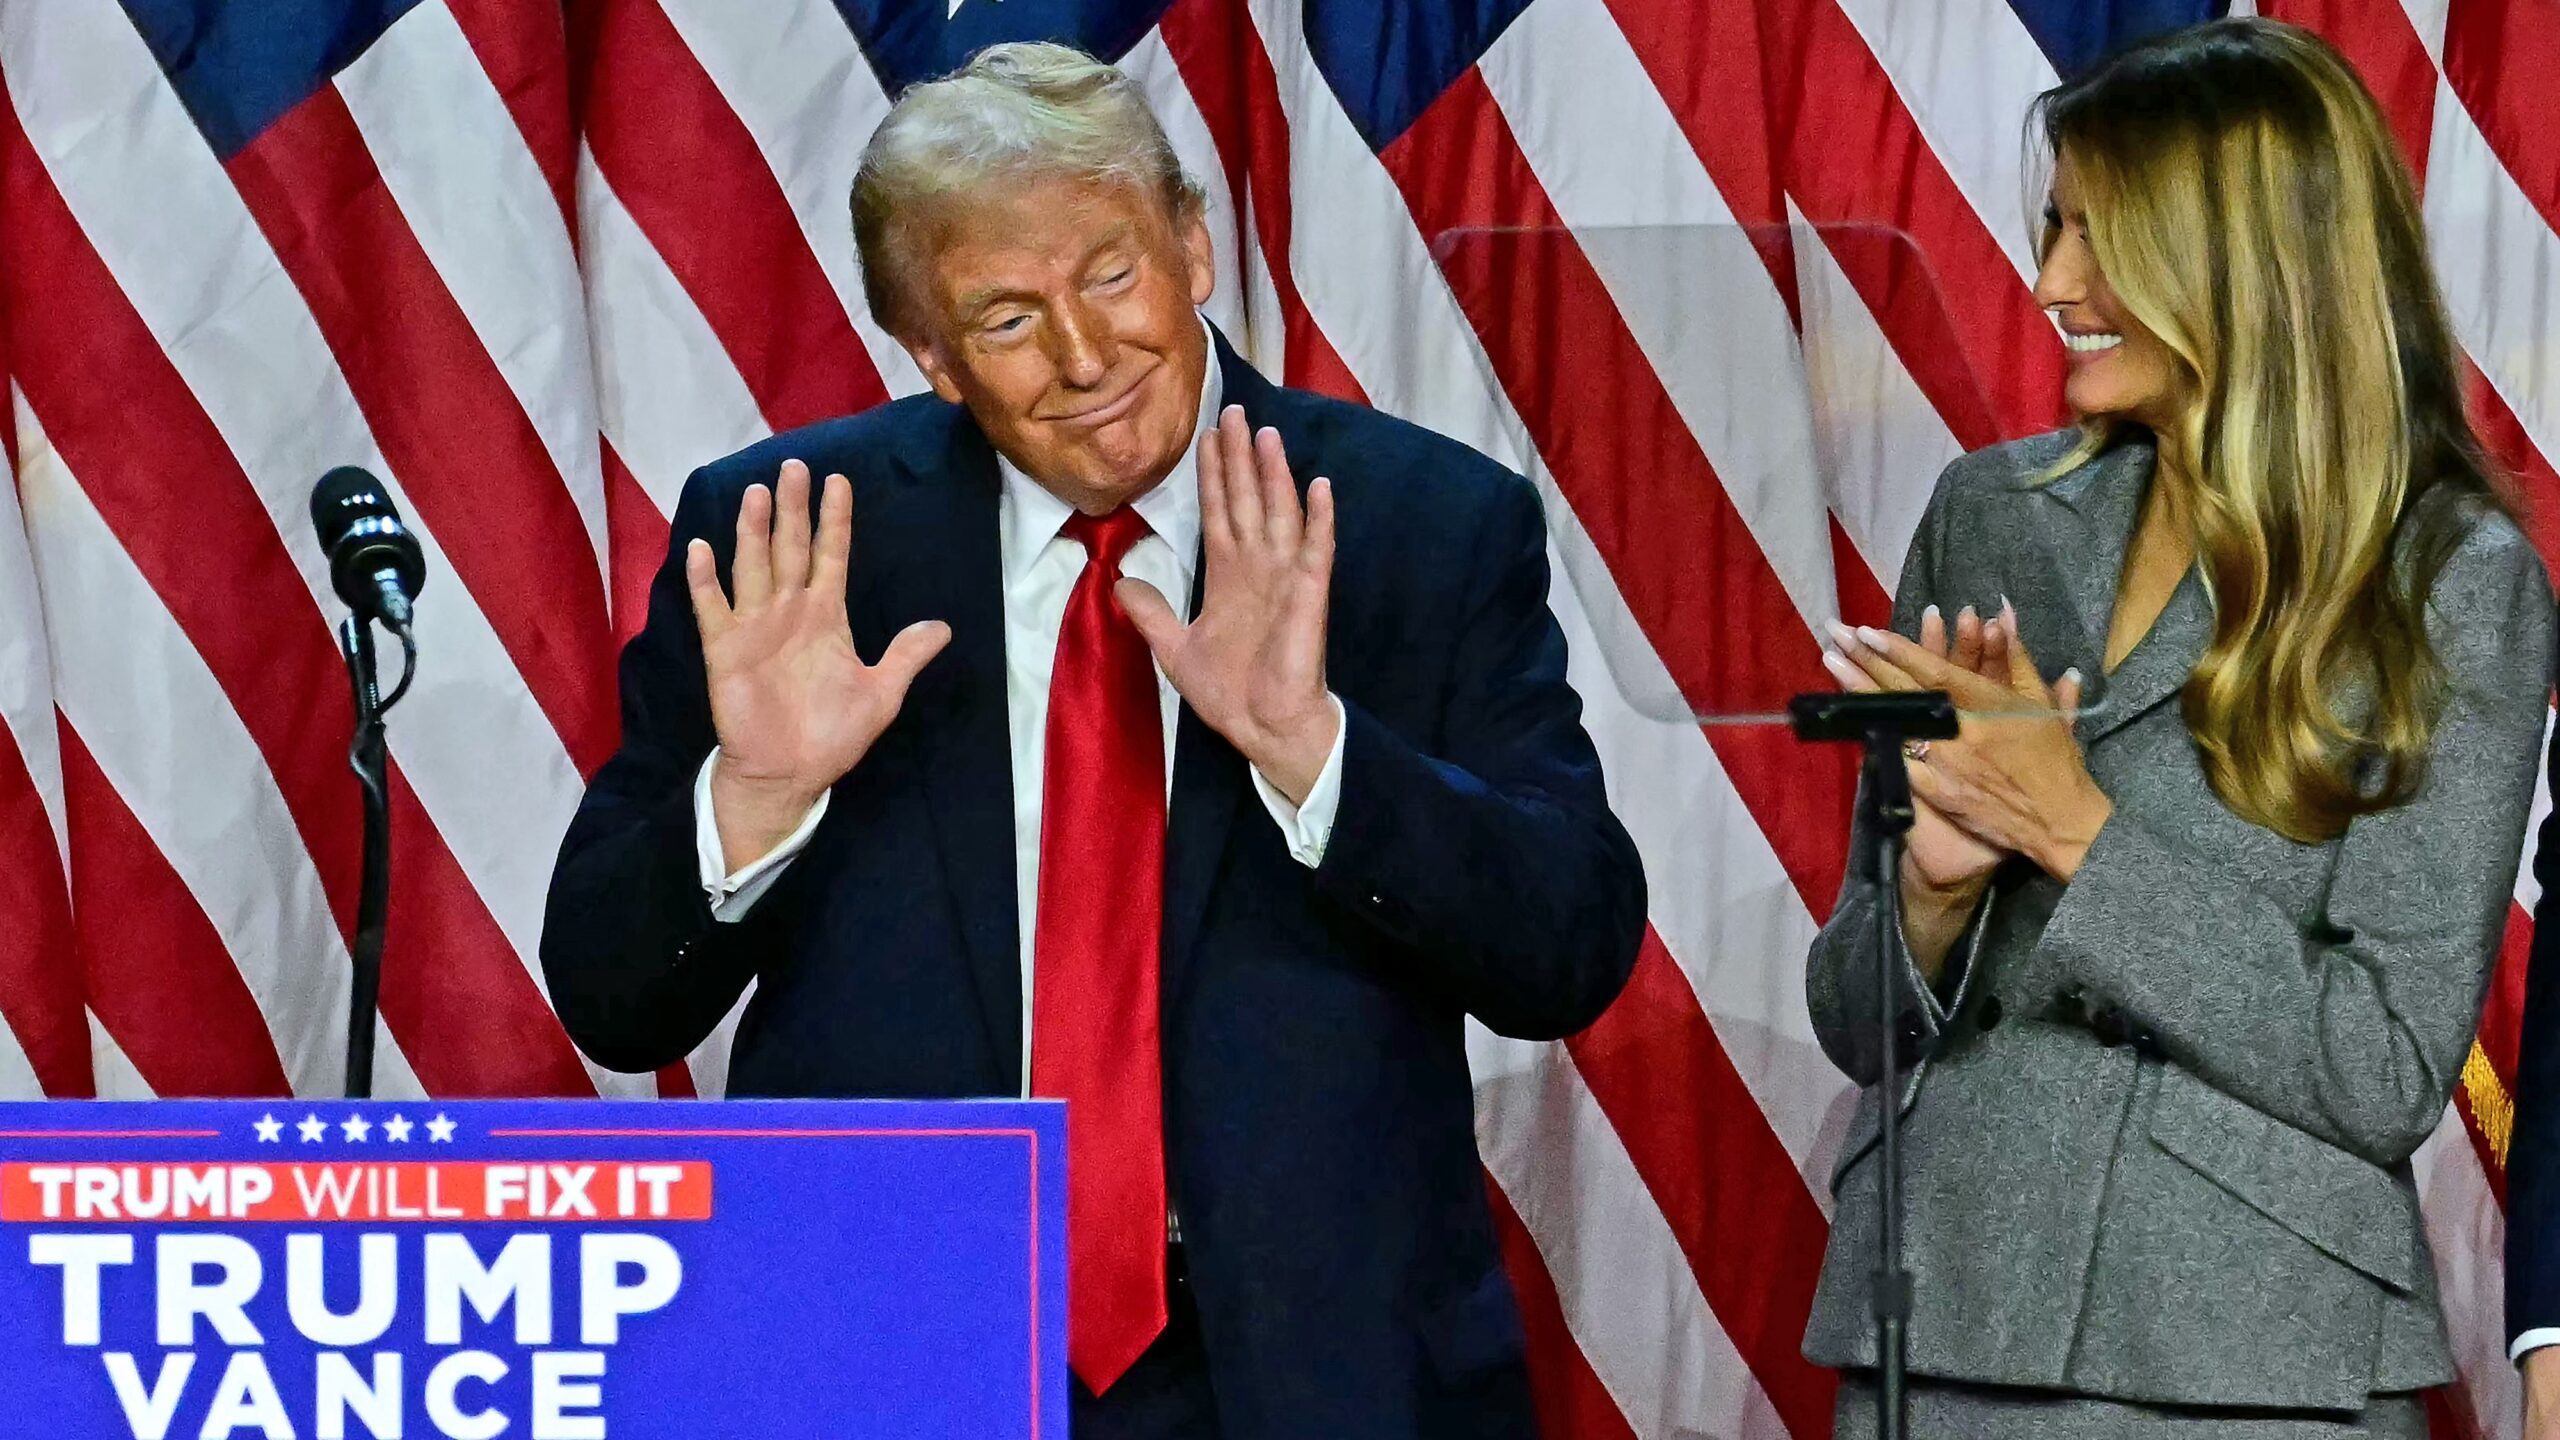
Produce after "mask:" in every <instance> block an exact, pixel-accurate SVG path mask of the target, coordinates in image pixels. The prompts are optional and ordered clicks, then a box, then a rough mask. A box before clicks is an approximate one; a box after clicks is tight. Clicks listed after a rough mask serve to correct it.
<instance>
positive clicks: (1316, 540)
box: [1298, 475, 1333, 580]
mask: <svg viewBox="0 0 2560 1440" xmlns="http://www.w3.org/2000/svg"><path fill="white" fill-rule="evenodd" d="M1298 568H1300V569H1301V570H1304V571H1306V572H1307V573H1308V574H1310V575H1313V576H1314V577H1316V578H1317V579H1319V580H1331V579H1332V578H1333V482H1332V481H1331V480H1328V479H1326V478H1325V477H1324V476H1322V475H1319V476H1317V477H1316V478H1314V479H1313V480H1310V481H1308V482H1307V533H1306V537H1305V538H1304V539H1303V540H1301V541H1300V542H1299V544H1298Z"/></svg>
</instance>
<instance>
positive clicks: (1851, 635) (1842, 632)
mask: <svg viewBox="0 0 2560 1440" xmlns="http://www.w3.org/2000/svg"><path fill="white" fill-rule="evenodd" d="M1822 628H1823V629H1824V630H1825V631H1827V632H1828V633H1829V634H1830V636H1831V643H1832V644H1834V645H1837V646H1839V647H1840V648H1841V649H1843V650H1854V649H1856V648H1857V646H1858V632H1857V631H1855V630H1852V629H1850V628H1849V627H1848V626H1846V625H1843V624H1841V623H1840V622H1839V621H1837V620H1825V621H1823V622H1822Z"/></svg>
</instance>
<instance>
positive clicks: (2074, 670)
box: [2062, 665, 2080, 685]
mask: <svg viewBox="0 0 2560 1440" xmlns="http://www.w3.org/2000/svg"><path fill="white" fill-rule="evenodd" d="M2062 678H2063V679H2065V680H2068V681H2070V682H2071V683H2072V684H2074V685H2077V684H2079V683H2080V667H2079V666H2077V665H2074V666H2072V667H2071V668H2070V669H2068V670H2065V671H2063V672H2062Z"/></svg>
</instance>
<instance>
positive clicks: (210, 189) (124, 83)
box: [0, 0, 647, 1093]
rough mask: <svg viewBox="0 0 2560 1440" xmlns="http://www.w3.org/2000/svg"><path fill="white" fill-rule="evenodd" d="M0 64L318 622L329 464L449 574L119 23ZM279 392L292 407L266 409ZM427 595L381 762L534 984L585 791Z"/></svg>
mask: <svg viewBox="0 0 2560 1440" xmlns="http://www.w3.org/2000/svg"><path fill="white" fill-rule="evenodd" d="M0 68H5V72H6V76H7V83H8V86H9V90H10V93H11V95H12V96H13V97H14V98H15V99H16V101H17V104H18V107H19V114H20V117H21V119H22V120H23V122H24V124H25V126H26V131H27V136H28V139H29V141H30V142H31V143H32V144H33V145H34V147H35V149H36V152H37V153H38V154H39V155H40V156H42V157H43V158H44V160H45V163H46V167H47V169H48V171H49V172H50V174H51V176H52V178H53V181H54V183H55V185H56V186H57V187H58V188H59V189H60V191H61V193H62V197H63V200H64V202H65V203H66V204H67V205H68V206H69V207H70V209H71V212H72V214H73V215H74V216H75V217H76V218H77V219H78V221H79V223H80V226H81V229H82V230H83V231H84V232H86V234H87V236H88V238H89V241H90V243H91V244H92V245H93V246H95V247H96V249H97V251H98V256H99V259H100V260H102V261H103V262H104V263H105V264H106V266H107V268H108V270H109V271H111V272H112V273H113V274H114V276H115V278H116V283H117V284H118V286H119V287H120V288H121V289H122V290H123V291H124V293H125V295H126V297H127V298H128V299H129V300H131V302H132V303H133V305H134V308H135V310H136V311H137V312H138V313H139V314H140V315H141V317H142V320H143V323H144V324H145V325H147V326H148V327H149V328H150V330H151V333H152V334H153V336H154V337H155V338H156V339H157V340H158V341H159V342H160V345H161V347H162V348H163V349H164V350H165V351H166V352H167V354H168V357H169V360H170V363H171V364H172V365H174V366H175V367H176V368H177V370H178V373H179V374H180V376H181V377H182V378H183V379H184V380H185V382H186V384H187V387H188V389H189V390H190V391H192V392H193V393H194V394H195V396H196V398H197V401H198V402H199V403H200V404H202V405H203V406H204V408H205V412H206V414H207V415H208V416H209V417H210V418H211V420H212V421H213V424H214V426H215V428H216V429H218V430H219V431H220V432H221V433H222V436H223V439H224V440H225V441H226V442H227V443H228V445H229V446H230V448H231V451H232V453H233V454H234V455H235V456H237V457H239V460H240V463H241V466H242V468H243V469H244V470H245V471H246V472H247V473H248V475H249V477H250V479H251V482H252V483H253V484H254V485H255V487H256V489H257V491H258V494H259V498H260V500H261V501H262V503H263V504H264V505H265V507H266V510H267V513H268V516H269V517H270V519H271V520H272V521H273V523H274V524H275V526H276V528H277V531H278V533H279V534H280V535H281V536H282V537H283V538H284V541H285V545H286V549H287V551H288V552H289V553H290V554H291V555H292V556H293V557H294V560H295V563H296V565H297V567H298V568H299V569H300V571H301V573H302V577H303V582H304V584H305V585H306V587H308V589H309V590H310V592H311V595H312V597H313V601H314V603H315V604H316V605H318V606H319V607H320V609H321V611H322V613H323V614H324V615H334V614H336V613H337V611H338V608H339V607H338V602H337V601H336V599H335V597H334V596H333V595H332V593H331V591H330V588H329V582H328V578H327V575H326V573H325V571H324V569H323V567H322V564H321V557H320V555H319V553H318V549H317V547H316V546H315V545H314V544H313V543H312V541H311V539H310V518H309V500H310V486H311V483H312V481H313V480H314V479H315V478H316V477H318V476H319V475H320V474H321V473H322V472H323V471H324V470H326V469H328V468H329V467H330V466H332V465H340V464H357V465H364V466H366V467H368V468H370V469H372V470H373V471H374V472H375V473H376V474H377V475H379V476H381V477H382V479H383V481H384V483H385V484H386V485H387V486H389V487H390V488H391V490H392V491H393V493H394V495H395V497H396V498H397V500H398V503H399V504H400V506H401V509H402V511H403V513H404V514H405V515H406V516H407V517H408V519H409V521H410V528H411V529H412V530H413V531H414V532H415V533H416V534H417V535H418V537H419V540H420V543H421V544H422V545H423V546H424V547H425V549H426V552H427V564H428V571H429V573H430V574H441V575H445V576H448V577H450V576H451V575H452V573H453V567H452V565H451V563H450V562H449V560H448V559H447V557H446V556H445V554H444V552H443V549H442V547H441V546H440V545H439V544H438V543H437V541H436V538H435V536H434V533H433V532H432V530H431V529H430V528H429V527H427V526H426V525H425V524H423V523H421V522H420V521H419V519H418V509H417V507H416V506H415V505H414V504H412V503H410V502H409V500H408V498H407V497H406V495H405V494H404V493H403V492H402V491H401V488H400V482H399V479H398V477H397V476H396V475H395V474H393V473H392V471H391V470H390V467H389V466H388V465H386V464H385V463H384V462H383V459H382V454H381V450H380V448H379V447H378V446H376V445H375V443H374V441H373V437H372V434H371V432H370V430H369V429H368V428H367V426H366V424H365V420H364V416H363V415H362V413H361V412H360V411H359V410H358V408H357V406H356V402H355V397H354V395H353V394H352V393H351V392H350V391H349V390H348V389H347V384H346V380H345V377H344V376H343V375H341V374H340V373H339V370H338V367H337V362H336V360H335V359H334V358H333V357H332V356H331V354H330V352H329V348H328V345H327V342H326V341H325V340H323V339H322V337H321V334H320V330H319V326H318V323H317V322H316V321H315V320H314V319H313V318H312V315H311V312H310V311H309V310H308V309H306V308H305V307H304V305H303V302H302V297H301V294H300V292H299V291H298V290H297V289H296V288H295V286H294V283H293V281H292V279H291V277H290V276H288V275H287V274H286V273H285V271H284V269H283V267H282V265H281V264H280V263H279V262H278V261H277V259H276V256H275V253H274V251H273V250H271V249H270V248H269V247H268V245H267V242H266V237H265V236H264V235H263V234H262V233H261V232H260V231H259V229H258V227H257V225H256V223H255V222H254V221H253V220H252V219H251V218H250V216H249V212H248V209H247V207H246V206H245V205H244V204H243V203H242V201H241V199H240V195H239V192H238V191H236V190H235V189H233V188H232V185H231V182H230V178H229V177H228V176H227V175H226V174H225V173H224V172H223V170H222V167H221V166H220V165H219V164H218V163H217V162H216V161H215V159H214V156H213V154H212V152H211V151H210V150H208V149H207V148H206V147H205V144H204V141H203V138H202V136H201V135H199V134H198V133H197V131H196V129H195V126H194V124H193V122H192V121H191V120H190V119H189V118H188V116H187V114H186V111H185V109H184V107H183V106H181V105H180V103H179V101H178V98H177V95H176V93H175V92H174V91H173V90H171V89H170V87H169V85H168V82H167V80H166V78H165V77H164V76H163V75H162V74H161V72H160V68H159V65H158V63H157V62H156V61H155V60H154V59H153V57H152V55H151V53H150V51H149V50H148V49H146V48H145V47H144V46H143V43H142V39H141V37H140V35H138V34H137V33H136V32H135V31H134V29H133V26H132V23H131V21H130V20H128V19H127V18H126V16H125V14H124V11H123V10H122V9H121V8H120V7H119V6H118V5H116V4H115V3H114V0H64V3H62V4H60V5H57V6H51V7H48V8H47V9H46V11H45V18H44V20H43V22H42V24H41V25H40V26H39V24H38V22H36V21H35V20H34V19H33V17H32V16H31V14H30V12H29V11H27V10H26V9H25V8H24V7H16V8H0ZM105 105H115V106H120V108H112V109H110V111H109V113H112V114H115V115H116V116H117V123H113V124H100V123H98V120H97V116H98V115H99V113H100V110H101V107H102V106H105ZM242 356H256V357H257V358H258V361H259V363H258V364H254V365H248V364H242V363H241V357H242ZM278 395H291V396H295V397H297V400H298V402H299V403H297V404H295V405H292V406H289V407H280V406H278V405H277V404H276V397H277V396H278ZM433 594H434V597H435V598H434V600H433V602H432V603H430V604H425V605H421V606H420V607H419V611H418V622H417V631H418V642H419V646H420V649H421V651H422V652H423V653H424V654H426V655H429V656H432V657H433V661H432V663H429V664H427V665H424V666H423V667H422V668H421V670H420V673H419V678H418V682H417V686H416V688H415V689H414V690H413V691H412V692H411V693H410V695H409V698H408V699H407V700H406V701H404V702H403V706H402V709H401V712H400V715H401V721H402V723H400V724H398V725H395V726H393V727H392V729H391V749H392V754H393V757H394V758H395V759H396V760H397V761H398V762H399V764H400V766H401V768H402V769H403V771H404V772H405V773H406V774H407V776H408V778H409V782H410V784H411V786H412V787H413V788H414V790H415V791H416V793H417V796H418V799H419V802H420V804H421V805H422V806H423V807H424V809H425V811H426V813H427V815H428V816H429V817H430V818H431V819H432V820H433V821H434V823H435V825H436V828H437V829H438V830H439V831H440V832H441V833H442V835H443V838H444V841H445V843H446V845H447V846H448V847H449V848H450V849H451V851H452V853H453V856H454V859H455V861H456V862H457V863H458V864H459V865H460V867H461V869H462V872H463V875H464V877H465V878H466V879H467V880H469V881H470V883H471V885H472V888H473V889H474V890H476V891H477V892H478V893H479V895H480V896H481V898H482V900H483V902H484V903H485V904H486V905H487V907H488V909H489V912H490V914H491V915H492V916H493V917H494V918H495V919H496V921H497V924H498V926H499V928H500V929H501V930H502V931H503V932H504V933H505V934H506V936H507V939H508V942H509V944H510V946H511V947H512V948H513V949H514V950H515V952H516V956H517V959H518V961H519V962H520V963H521V964H523V966H524V967H525V969H526V971H527V973H528V974H530V975H531V976H532V978H533V981H534V984H535V985H536V986H537V987H539V986H541V985H542V983H543V977H542V969H541V965H540V963H539V958H538V955H537V951H536V941H537V938H538V937H539V935H540V933H541V925H542V911H543V897H544V891H545V889H546V888H547V885H548V881H549V876H550V863H549V862H550V859H551V856H552V855H553V854H554V853H555V851H556V848H557V845H558V841H559V837H560V835H561V834H562V833H563V831H565V830H566V828H567V826H568V822H569V816H570V813H571V811H572V810H573V809H574V807H575V805H576V803H577V797H578V795H579V793H580V791H581V790H582V789H583V785H582V783H581V781H580V779H579V777H578V774H577V772H576V770H575V769H573V768H572V767H571V765H570V763H569V757H568V753H567V751H566V750H565V749H564V748H563V747H562V744H561V740H560V736H559V733H558V732H557V731H556V730H555V729H554V728H553V727H552V724H551V721H550V719H549V717H548V716H546V715H545V714H544V713H543V711H542V709H541V707H540V706H539V705H537V704H536V703H535V701H534V698H533V695H532V692H531V691H530V690H529V689H527V688H526V685H525V681H524V678H523V676H522V675H521V674H519V673H518V672H517V670H516V668H515V664H514V661H513V660H512V659H511V658H510V657H509V655H508V654H507V651H506V649H505V647H504V646H503V645H501V644H500V643H499V640H498V637H497V634H496V632H495V631H493V630H492V629H491V628H490V625H489V622H488V619H487V617H486V616H484V615H483V614H482V613H481V611H480V609H479V606H478V604H477V602H476V601H474V600H473V598H472V596H471V592H470V591H469V590H468V589H467V588H465V587H464V586H462V585H460V584H455V583H450V581H448V583H447V584H445V585H444V586H442V587H440V588H439V589H438V590H436V591H435V592H433ZM589 1068H590V1072H591V1073H595V1074H597V1075H598V1077H599V1081H600V1083H604V1084H607V1085H608V1086H609V1087H610V1089H609V1093H627V1092H630V1091H631V1090H632V1087H633V1085H635V1084H636V1085H638V1086H640V1087H641V1090H640V1093H647V1090H646V1087H647V1079H646V1077H639V1078H638V1079H637V1080H636V1081H631V1080H627V1079H622V1078H617V1079H613V1080H606V1079H605V1078H604V1077H603V1075H602V1073H601V1072H596V1071H594V1069H593V1067H592V1066H591V1067H589Z"/></svg>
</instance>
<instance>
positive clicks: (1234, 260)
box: [1119, 30, 1280, 375]
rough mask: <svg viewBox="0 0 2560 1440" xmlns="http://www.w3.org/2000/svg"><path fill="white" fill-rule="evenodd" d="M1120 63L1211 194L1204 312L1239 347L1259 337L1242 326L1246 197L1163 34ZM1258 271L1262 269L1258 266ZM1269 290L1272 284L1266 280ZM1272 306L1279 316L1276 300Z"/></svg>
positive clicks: (1271, 370)
mask: <svg viewBox="0 0 2560 1440" xmlns="http://www.w3.org/2000/svg"><path fill="white" fill-rule="evenodd" d="M1119 66H1120V70H1121V72H1122V73H1123V74H1125V75H1127V76H1128V77H1129V78H1130V79H1132V80H1135V81H1137V82H1138V88H1139V89H1141V90H1144V91H1145V92H1146V94H1147V106H1148V108H1149V109H1151V110H1153V111H1155V114H1156V120H1157V122H1158V123H1159V124H1161V125H1163V126H1164V133H1165V138H1166V139H1167V140H1170V141H1172V142H1173V153H1174V154H1175V155H1177V156H1179V157H1180V158H1181V160H1182V168H1183V169H1184V170H1187V171H1189V172H1190V174H1191V178H1192V179H1194V180H1197V181H1198V182H1200V188H1201V189H1202V190H1204V191H1206V192H1207V193H1208V197H1209V199H1208V205H1207V208H1206V214H1207V217H1208V221H1209V239H1210V246H1211V249H1212V250H1213V251H1214V252H1215V255H1214V259H1215V266H1214V269H1215V271H1216V275H1217V288H1216V289H1215V290H1212V291H1211V292H1210V293H1209V303H1208V304H1206V305H1204V306H1202V307H1201V311H1202V313H1203V314H1206V315H1207V316H1208V317H1209V319H1210V321H1211V323H1213V324H1215V325H1216V326H1217V327H1218V328H1219V329H1220V330H1223V331H1225V332H1226V335H1227V339H1228V340H1229V341H1231V342H1233V343H1235V344H1237V345H1239V346H1241V345H1244V344H1246V343H1247V341H1248V339H1258V338H1259V337H1257V336H1251V335H1250V334H1249V331H1248V330H1247V327H1246V326H1245V324H1244V317H1245V300H1246V297H1245V293H1244V281H1243V279H1242V276H1243V273H1244V272H1243V268H1242V256H1243V255H1244V247H1245V246H1247V245H1250V244H1252V243H1253V241H1252V239H1251V238H1250V237H1251V235H1252V231H1250V230H1249V229H1246V228H1244V225H1245V220H1246V218H1247V217H1246V215H1245V210H1244V206H1243V204H1242V203H1241V202H1242V201H1243V199H1244V197H1243V196H1241V195H1230V194H1228V193H1227V170H1226V164H1225V162H1224V161H1223V160H1222V159H1221V158H1220V157H1219V155H1218V141H1217V137H1215V136H1213V135H1211V134H1210V133H1209V122H1208V120H1207V119H1206V118H1205V117H1204V116H1202V115H1201V113H1200V102H1199V101H1197V100H1195V99H1193V98H1192V95H1191V87H1190V86H1189V85H1186V84H1184V83H1183V79H1182V70H1181V67H1179V66H1177V65H1175V64H1174V63H1173V52H1172V51H1170V50H1167V49H1165V48H1164V36H1163V35H1162V34H1160V33H1158V32H1157V31H1154V30H1149V31H1148V32H1147V33H1146V35H1145V37H1144V38H1142V39H1140V40H1139V41H1138V43H1137V44H1135V45H1133V46H1131V47H1129V53H1128V54H1126V55H1123V56H1121V57H1120V60H1119ZM1255 273H1257V274H1259V273H1260V272H1259V271H1258V270H1257V271H1256V272H1255ZM1265 288H1266V289H1267V288H1268V283H1267V282H1266V284H1265ZM1273 304H1274V306H1275V309H1274V311H1273V313H1274V314H1275V315H1276V314H1277V313H1278V311H1277V309H1276V306H1277V304H1278V302H1277V300H1276V299H1275V300H1274V302H1273ZM1278 352H1279V346H1278V344H1277V342H1276V338H1275V342H1274V344H1273V345H1272V353H1273V359H1274V361H1275V362H1276V361H1277V358H1278ZM1251 358H1253V359H1254V360H1256V362H1257V363H1259V361H1260V359H1261V357H1260V356H1259V355H1258V354H1255V355H1253V356H1252V357H1251ZM1265 373H1267V374H1272V375H1277V374H1279V373H1280V372H1279V367H1278V365H1277V364H1276V363H1274V364H1272V365H1270V366H1268V367H1266V368H1265Z"/></svg>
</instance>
